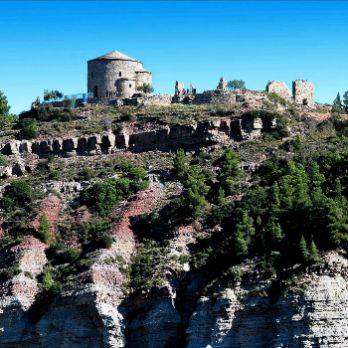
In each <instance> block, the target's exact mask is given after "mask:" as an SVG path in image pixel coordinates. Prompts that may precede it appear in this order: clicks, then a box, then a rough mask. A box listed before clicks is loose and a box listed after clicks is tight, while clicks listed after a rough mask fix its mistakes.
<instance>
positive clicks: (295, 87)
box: [266, 80, 315, 107]
mask: <svg viewBox="0 0 348 348" xmlns="http://www.w3.org/2000/svg"><path fill="white" fill-rule="evenodd" d="M266 91H267V92H269V93H276V94H278V95H279V96H280V97H282V98H284V99H285V100H287V101H293V102H295V103H296V104H298V105H303V106H309V107H313V106H314V105H315V101H314V85H313V83H312V82H310V81H307V80H295V81H293V82H292V94H291V93H290V90H289V89H288V87H287V85H286V84H285V83H284V82H282V81H276V80H272V81H269V82H268V84H267V86H266Z"/></svg>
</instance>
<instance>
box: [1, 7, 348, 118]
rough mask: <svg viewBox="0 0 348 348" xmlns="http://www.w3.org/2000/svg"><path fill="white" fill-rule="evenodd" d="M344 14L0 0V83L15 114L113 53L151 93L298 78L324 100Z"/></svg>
mask: <svg viewBox="0 0 348 348" xmlns="http://www.w3.org/2000/svg"><path fill="white" fill-rule="evenodd" d="M347 18H348V2H344V1H337V2H335V1H327V2H325V1H318V2H316V1H308V2H305V1H289V2H288V1H214V2H213V1H212V2H209V1H192V2H190V1H177V2H175V1H173V2H171V1H162V2H160V1H153V2H151V1H143V2H141V1H127V2H120V1H118V2H113V1H105V2H102V1H98V2H94V1H76V2H72V1H61V2H59V1H51V2H49V1H36V2H35V1H33V2H31V1H22V2H19V1H18V2H17V1H8V2H6V1H0V45H1V50H0V90H2V91H4V92H5V94H6V95H7V96H8V99H9V101H10V104H11V105H12V111H13V112H16V113H18V112H20V111H22V110H25V109H27V108H28V107H29V106H30V103H31V101H33V100H34V99H35V98H36V96H38V95H40V96H42V93H43V90H44V89H45V88H46V89H59V90H61V91H62V92H64V93H65V94H73V93H79V92H85V91H86V84H87V82H86V70H87V64H86V61H87V60H88V59H91V58H95V57H97V56H99V55H102V54H104V53H107V52H109V51H112V50H118V51H121V52H123V53H125V54H127V55H130V56H132V57H135V58H138V59H140V60H142V61H144V63H145V67H146V68H148V69H149V70H151V71H152V72H153V85H154V88H155V92H157V93H172V92H173V89H174V83H175V80H180V81H183V82H184V83H185V85H186V86H187V85H188V84H189V83H190V82H192V83H193V84H194V85H195V86H196V87H197V90H198V91H203V90H205V89H213V88H215V87H216V85H217V82H218V79H219V78H220V77H221V76H224V77H225V78H226V79H228V80H230V79H235V78H236V79H243V80H245V81H246V85H247V87H249V88H251V89H264V87H265V85H266V83H267V81H268V80H271V79H277V80H282V81H285V82H286V83H287V84H288V86H289V87H290V86H291V81H292V80H294V79H298V78H303V79H309V80H311V81H313V82H314V84H315V86H316V99H317V100H318V101H320V102H330V103H331V102H332V100H333V99H334V97H335V96H336V94H337V92H338V91H340V92H344V91H345V90H348V69H347V62H348V44H347V38H348V21H347Z"/></svg>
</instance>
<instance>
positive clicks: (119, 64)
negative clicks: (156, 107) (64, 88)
mask: <svg viewBox="0 0 348 348" xmlns="http://www.w3.org/2000/svg"><path fill="white" fill-rule="evenodd" d="M87 64H88V93H90V94H92V95H93V97H94V98H95V99H97V100H108V99H115V98H131V97H132V96H133V95H134V94H135V93H137V92H141V91H142V90H143V88H144V86H146V85H151V82H152V75H151V72H149V71H148V70H146V69H144V67H143V63H142V62H141V61H139V60H137V59H134V58H131V57H128V56H126V55H125V54H123V53H121V52H117V51H112V52H110V53H107V54H105V55H103V56H100V57H98V58H95V59H92V60H89V61H88V63H87Z"/></svg>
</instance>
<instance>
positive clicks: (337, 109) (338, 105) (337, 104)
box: [331, 93, 342, 114]
mask: <svg viewBox="0 0 348 348" xmlns="http://www.w3.org/2000/svg"><path fill="white" fill-rule="evenodd" d="M331 112H334V113H338V114H339V113H341V112H342V101H341V96H340V93H337V97H336V98H335V100H334V101H333V103H332V108H331Z"/></svg>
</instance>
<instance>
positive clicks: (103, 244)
mask: <svg viewBox="0 0 348 348" xmlns="http://www.w3.org/2000/svg"><path fill="white" fill-rule="evenodd" d="M113 241H114V240H113V238H112V237H111V236H110V235H108V234H102V235H101V236H99V237H98V238H97V240H96V242H97V245H98V246H99V247H100V248H107V249H108V248H111V246H112V243H113Z"/></svg>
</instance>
